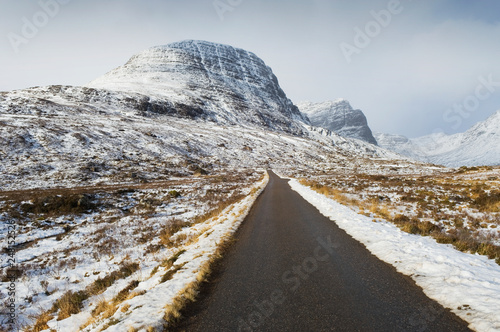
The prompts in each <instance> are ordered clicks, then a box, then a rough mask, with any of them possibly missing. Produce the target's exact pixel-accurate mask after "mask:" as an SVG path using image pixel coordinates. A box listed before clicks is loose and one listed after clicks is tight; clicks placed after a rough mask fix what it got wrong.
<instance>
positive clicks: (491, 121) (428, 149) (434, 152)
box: [375, 111, 500, 167]
mask: <svg viewBox="0 0 500 332" xmlns="http://www.w3.org/2000/svg"><path fill="white" fill-rule="evenodd" d="M498 128H500V111H496V112H495V113H493V114H492V115H491V116H490V117H489V118H488V119H486V120H485V121H483V122H479V123H477V124H476V125H474V126H473V127H471V128H470V129H469V130H467V131H466V132H463V133H457V134H453V135H446V134H444V133H434V134H431V135H427V136H423V137H418V138H412V139H408V138H406V137H404V136H401V135H390V134H380V133H377V134H375V138H376V139H377V141H378V143H379V145H380V146H382V147H384V148H386V149H389V150H391V151H395V152H397V153H401V154H403V155H405V156H408V157H411V158H415V159H417V160H420V161H424V162H431V163H434V164H440V165H445V166H449V167H460V166H483V165H489V166H496V165H500V157H499V156H500V144H499V141H500V131H499V129H498Z"/></svg>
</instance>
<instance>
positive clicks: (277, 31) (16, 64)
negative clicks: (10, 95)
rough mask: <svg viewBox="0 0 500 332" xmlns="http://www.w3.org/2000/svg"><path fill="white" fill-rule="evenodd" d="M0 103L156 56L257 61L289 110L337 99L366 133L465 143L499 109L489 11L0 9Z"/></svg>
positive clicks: (71, 5)
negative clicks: (0, 98) (174, 52)
mask: <svg viewBox="0 0 500 332" xmlns="http://www.w3.org/2000/svg"><path fill="white" fill-rule="evenodd" d="M0 6H1V7H2V9H3V10H2V11H1V14H0V18H1V20H0V22H1V23H0V26H1V27H2V31H4V38H2V42H1V43H0V51H1V52H0V54H1V56H2V57H3V58H2V60H3V61H2V62H1V72H2V74H3V75H2V77H3V78H4V79H3V80H2V83H1V86H0V91H10V90H16V89H24V88H28V87H32V86H45V85H52V84H62V85H76V86H80V85H85V84H86V83H88V82H90V81H91V80H93V79H96V78H98V77H100V76H102V75H104V74H105V73H107V72H109V71H110V70H112V69H114V68H116V67H118V66H121V65H123V64H124V63H125V62H126V61H127V60H128V59H129V58H130V57H131V56H133V55H134V54H136V53H138V52H141V51H142V50H144V49H147V48H149V47H153V46H156V45H167V44H170V43H172V42H178V41H182V40H186V39H196V40H206V41H209V42H215V43H222V44H228V45H232V46H234V47H238V48H242V49H245V50H247V51H250V52H253V53H255V54H256V55H257V56H258V57H260V58H261V59H263V60H264V61H265V63H266V64H267V65H268V66H270V67H271V68H272V70H273V72H274V74H275V75H276V76H277V78H278V80H279V83H280V86H281V87H282V89H283V90H284V92H285V93H286V94H287V96H288V98H290V99H291V100H292V101H293V102H294V103H295V104H297V103H299V102H302V101H310V102H324V101H328V100H335V99H338V98H343V99H346V100H348V101H349V103H350V104H351V105H352V107H353V108H355V109H361V110H362V111H363V112H364V113H365V115H366V117H367V118H368V123H369V125H370V127H371V129H372V130H373V131H374V132H383V133H390V134H400V135H405V136H407V137H410V138H413V137H419V136H424V135H428V134H432V133H434V132H441V131H442V132H445V133H447V134H454V133H458V132H464V131H466V130H467V129H469V128H470V127H472V126H473V125H474V124H476V123H477V122H479V121H484V120H485V119H487V118H488V117H490V116H491V115H493V114H495V112H496V111H497V110H499V109H500V89H499V87H500V68H498V66H497V65H496V59H498V55H499V54H500V46H497V45H496V44H495V43H494V41H495V40H498V37H499V36H500V20H499V19H498V18H497V17H495V14H494V13H495V12H498V9H500V4H499V3H496V2H495V1H493V0H487V1H482V2H481V3H477V2H468V1H465V0H460V1H452V0H438V1H432V2H431V1H420V2H418V3H416V2H412V1H411V0H400V1H398V0H388V1H379V0H377V1H357V2H355V3H344V2H341V1H334V2H331V1H324V0H317V1H313V0H311V1H288V2H285V1H276V2H273V3H267V2H265V1H263V0H257V1H252V2H249V1H243V0H239V1H230V2H228V1H226V0H215V1H200V0H197V1H195V2H194V3H193V2H191V3H190V4H185V3H184V4H183V3H178V2H174V1H157V0H155V1H149V2H148V3H139V2H137V1H120V2H118V1H117V0H112V1H107V2H106V3H100V2H99V1H96V0H90V1H86V2H85V3H83V2H79V1H76V0H73V1H71V0H40V1H36V2H31V3H24V2H16V1H13V0H4V1H1V2H0Z"/></svg>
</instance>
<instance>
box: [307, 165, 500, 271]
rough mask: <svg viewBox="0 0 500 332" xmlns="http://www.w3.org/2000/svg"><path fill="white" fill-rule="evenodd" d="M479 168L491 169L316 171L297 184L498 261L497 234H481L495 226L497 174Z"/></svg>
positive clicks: (499, 212)
mask: <svg viewBox="0 0 500 332" xmlns="http://www.w3.org/2000/svg"><path fill="white" fill-rule="evenodd" d="M481 171H491V169H488V168H484V169H483V168H480V167H478V168H472V169H469V168H463V169H461V170H460V171H459V172H457V174H460V176H459V177H455V176H450V175H444V176H439V175H435V176H414V175H413V176H412V175H410V176H404V175H397V176H382V175H366V174H342V175H339V174H332V175H331V176H325V175H324V174H321V175H318V176H314V175H309V179H302V180H300V183H301V184H303V185H306V186H309V187H310V188H312V189H313V190H315V191H317V192H318V193H321V194H323V195H325V196H327V197H329V198H332V199H334V200H336V201H338V202H339V203H341V204H344V205H347V206H350V207H352V208H353V209H355V210H358V212H359V213H360V214H363V215H366V216H368V217H377V218H382V219H385V220H388V221H392V222H394V223H395V224H396V225H398V227H399V228H400V229H401V230H403V231H405V232H408V233H411V234H419V235H423V236H432V237H434V238H436V240H438V241H440V242H443V243H450V244H453V245H454V246H455V247H456V248H457V249H458V250H461V251H465V252H472V253H478V254H483V255H486V256H488V257H489V258H492V259H495V260H496V261H497V263H499V264H500V249H499V248H500V247H499V246H497V245H495V244H494V242H495V241H496V243H498V241H499V240H500V239H499V237H498V235H496V237H495V235H494V233H493V234H492V235H491V236H485V235H482V234H484V233H481V231H488V230H494V229H496V228H497V227H498V221H499V220H500V191H499V190H498V189H496V188H498V182H497V180H498V178H497V177H491V176H489V177H485V176H483V177H481ZM471 172H472V173H471ZM471 174H472V175H471Z"/></svg>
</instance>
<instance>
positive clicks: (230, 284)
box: [176, 172, 469, 332]
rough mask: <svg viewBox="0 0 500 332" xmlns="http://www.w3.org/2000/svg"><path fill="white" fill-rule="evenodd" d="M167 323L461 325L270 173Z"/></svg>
mask: <svg viewBox="0 0 500 332" xmlns="http://www.w3.org/2000/svg"><path fill="white" fill-rule="evenodd" d="M236 238H237V241H236V242H235V243H234V244H233V246H232V247H231V248H230V250H229V251H228V253H227V254H226V256H225V257H224V258H223V259H222V260H221V263H220V264H219V266H217V267H216V269H215V272H214V276H213V278H212V280H211V281H210V283H209V284H208V285H207V286H206V287H205V289H204V290H203V295H202V297H201V299H200V300H199V301H198V302H197V303H195V304H194V305H191V306H190V307H189V308H188V310H187V313H186V316H187V317H186V318H185V319H184V320H183V321H181V322H180V324H179V326H178V327H177V328H176V331H189V332H191V331H200V332H201V331H203V332H208V331H273V332H278V331H454V332H458V331H469V329H468V328H467V324H466V323H465V322H464V321H462V320H461V319H459V318H458V317H457V316H455V315H454V314H452V313H451V312H450V311H448V310H445V309H444V308H443V307H442V306H441V305H439V304H438V303H436V302H435V301H433V300H430V299H429V298H428V297H427V296H426V295H425V294H424V293H423V291H422V289H421V288H419V287H418V286H416V284H415V283H414V281H413V280H412V279H411V278H409V277H407V276H404V275H402V274H400V273H398V272H397V271H396V270H395V268H394V267H392V266H391V265H389V264H387V263H384V262H382V261H381V260H379V259H378V258H376V257H375V256H373V255H372V254H371V253H370V252H369V251H368V250H367V249H366V248H365V247H364V246H363V245H362V244H360V243H359V242H357V241H355V240H354V239H353V238H351V237H350V236H349V235H347V234H346V233H345V232H344V231H343V230H341V229H339V228H338V227H337V226H336V224H335V223H334V222H332V221H331V220H329V219H328V218H326V217H324V216H323V215H321V214H320V213H319V212H318V210H317V209H316V208H314V207H313V206H312V205H310V204H309V203H308V202H306V201H305V200H304V199H303V198H302V197H301V196H300V195H299V194H297V193H296V192H294V191H293V190H291V189H290V187H289V185H288V183H287V181H286V180H283V179H280V178H279V177H278V176H276V175H275V174H274V173H272V172H270V180H269V184H268V186H267V188H266V189H265V190H264V192H263V193H262V195H261V196H260V197H259V198H258V200H257V201H256V203H255V205H254V207H253V208H252V210H251V212H250V214H249V215H248V217H247V218H246V220H245V222H244V223H243V225H242V226H241V228H240V231H239V232H238V234H237V236H236Z"/></svg>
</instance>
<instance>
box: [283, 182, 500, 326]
mask: <svg viewBox="0 0 500 332" xmlns="http://www.w3.org/2000/svg"><path fill="white" fill-rule="evenodd" d="M290 185H291V187H292V189H294V190H295V191H297V192H298V193H299V194H300V195H301V196H302V197H304V198H305V199H306V200H307V201H308V202H310V203H311V204H313V205H314V206H315V207H316V208H318V210H319V211H320V212H321V213H322V214H323V215H325V216H327V217H329V218H330V219H332V221H334V222H335V223H337V225H339V227H341V228H342V229H344V230H345V231H346V232H347V233H348V234H350V235H351V236H352V237H353V238H355V239H356V240H358V241H360V242H361V243H363V244H364V245H365V246H366V247H367V249H368V250H370V251H371V252H372V253H373V254H374V255H376V256H377V257H379V258H380V259H382V260H383V261H385V262H387V263H389V264H392V265H393V266H395V267H396V269H397V270H398V271H399V272H401V273H403V274H406V275H409V276H411V277H412V278H413V279H414V280H415V282H416V283H417V284H418V285H419V286H421V287H422V288H423V290H424V292H425V293H426V294H427V296H429V297H430V298H432V299H434V300H436V301H437V302H439V303H441V304H442V305H443V306H444V307H446V308H449V309H451V310H452V311H453V312H454V313H455V314H457V315H458V316H459V317H461V318H462V319H464V320H465V321H467V322H468V323H470V327H471V328H472V329H474V330H477V331H499V330H500V314H499V313H500V266H499V265H497V264H496V263H495V261H494V260H490V259H488V258H487V257H485V256H480V255H472V254H467V253H463V252H459V251H457V250H455V249H454V248H453V247H452V246H451V245H445V244H439V243H437V242H436V241H435V240H434V239H432V238H430V237H422V236H419V235H412V234H408V233H405V232H403V231H401V230H400V229H399V228H397V227H396V226H395V225H394V224H392V223H389V222H385V221H378V222H374V220H373V218H369V217H366V216H363V215H360V214H358V213H357V212H355V211H353V210H352V209H350V208H348V207H346V206H344V205H341V204H339V203H337V202H335V201H334V200H332V199H330V198H327V197H326V196H324V195H321V194H319V193H317V192H315V191H314V190H312V189H310V188H308V187H305V186H303V185H301V184H300V183H299V182H298V181H297V180H291V181H290ZM438 316H439V312H436V311H434V308H423V309H422V312H421V313H416V316H415V317H411V319H412V320H413V321H414V322H416V323H418V324H419V326H420V327H421V328H422V329H421V330H422V331H423V330H425V328H426V322H429V321H432V320H435V319H437V317H438Z"/></svg>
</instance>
